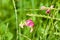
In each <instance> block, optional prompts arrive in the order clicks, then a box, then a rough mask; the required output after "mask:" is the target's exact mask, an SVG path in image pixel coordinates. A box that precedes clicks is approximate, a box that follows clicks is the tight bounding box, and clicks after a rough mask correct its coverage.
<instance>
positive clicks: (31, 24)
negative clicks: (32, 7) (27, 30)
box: [26, 19, 34, 27]
mask: <svg viewBox="0 0 60 40" xmlns="http://www.w3.org/2000/svg"><path fill="white" fill-rule="evenodd" d="M26 26H29V27H34V22H33V21H32V20H31V19H29V20H26Z"/></svg>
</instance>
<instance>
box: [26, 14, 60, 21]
mask: <svg viewBox="0 0 60 40" xmlns="http://www.w3.org/2000/svg"><path fill="white" fill-rule="evenodd" d="M27 16H35V17H43V18H47V19H53V20H58V21H60V19H59V18H54V17H53V18H52V17H50V16H45V15H41V14H40V15H37V14H27Z"/></svg>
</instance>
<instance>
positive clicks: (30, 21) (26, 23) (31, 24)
mask: <svg viewBox="0 0 60 40" xmlns="http://www.w3.org/2000/svg"><path fill="white" fill-rule="evenodd" d="M19 26H20V27H21V28H23V27H24V26H27V27H30V28H31V30H30V32H32V31H33V27H34V22H33V21H32V20H31V19H28V20H26V21H25V22H24V23H22V22H21V23H20V24H19Z"/></svg>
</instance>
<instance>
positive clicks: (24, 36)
mask: <svg viewBox="0 0 60 40" xmlns="http://www.w3.org/2000/svg"><path fill="white" fill-rule="evenodd" d="M19 35H20V36H23V37H24V38H27V39H28V40H31V39H30V38H28V37H27V36H25V35H23V34H21V33H19Z"/></svg>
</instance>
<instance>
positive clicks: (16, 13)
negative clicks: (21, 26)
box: [12, 0, 18, 40]
mask: <svg viewBox="0 0 60 40" xmlns="http://www.w3.org/2000/svg"><path fill="white" fill-rule="evenodd" d="M12 1H13V6H14V11H15V16H16V29H17V38H16V40H17V39H18V19H17V9H16V5H15V1H14V0H12Z"/></svg>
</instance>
